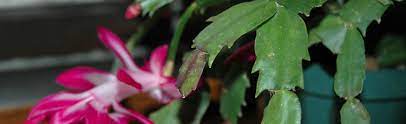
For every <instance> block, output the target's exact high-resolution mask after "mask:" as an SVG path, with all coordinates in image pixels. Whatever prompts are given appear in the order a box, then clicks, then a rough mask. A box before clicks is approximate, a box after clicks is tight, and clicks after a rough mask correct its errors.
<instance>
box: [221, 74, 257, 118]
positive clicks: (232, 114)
mask: <svg viewBox="0 0 406 124" xmlns="http://www.w3.org/2000/svg"><path fill="white" fill-rule="evenodd" d="M249 86H250V82H249V80H248V77H247V76H246V74H241V75H240V76H238V77H237V78H236V79H235V81H234V82H233V84H232V85H231V87H229V88H228V90H225V91H224V92H223V93H222V95H221V99H220V100H221V101H220V113H221V116H222V117H223V119H225V120H228V121H230V122H231V124H237V120H238V117H241V116H242V112H241V105H245V100H244V98H245V92H246V89H247V88H248V87H249Z"/></svg>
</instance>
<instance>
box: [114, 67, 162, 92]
mask: <svg viewBox="0 0 406 124" xmlns="http://www.w3.org/2000/svg"><path fill="white" fill-rule="evenodd" d="M117 76H118V77H117V78H118V79H119V80H120V81H122V82H124V83H126V84H128V85H131V86H133V87H135V88H139V89H141V88H142V89H145V88H151V87H153V86H159V83H160V82H159V79H160V78H161V77H157V76H156V75H152V73H148V72H144V71H139V72H133V71H130V70H127V69H124V68H120V69H119V70H118V71H117Z"/></svg>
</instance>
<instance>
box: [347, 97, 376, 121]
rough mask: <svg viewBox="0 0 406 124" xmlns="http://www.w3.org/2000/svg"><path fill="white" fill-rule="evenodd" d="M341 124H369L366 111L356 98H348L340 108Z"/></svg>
mask: <svg viewBox="0 0 406 124" xmlns="http://www.w3.org/2000/svg"><path fill="white" fill-rule="evenodd" d="M340 116H341V124H370V123H371V119H370V117H369V113H368V111H367V110H366V109H365V107H364V106H363V105H362V104H361V102H359V100H357V99H348V100H347V102H345V104H344V105H343V107H342V108H341V110H340Z"/></svg>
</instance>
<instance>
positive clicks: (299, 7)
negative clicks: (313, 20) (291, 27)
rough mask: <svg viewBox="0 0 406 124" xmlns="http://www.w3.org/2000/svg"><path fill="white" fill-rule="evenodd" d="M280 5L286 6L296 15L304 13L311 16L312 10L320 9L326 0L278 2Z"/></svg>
mask: <svg viewBox="0 0 406 124" xmlns="http://www.w3.org/2000/svg"><path fill="white" fill-rule="evenodd" d="M277 1H278V3H280V4H281V5H284V6H285V7H286V8H288V10H290V11H293V12H295V13H303V14H305V15H306V16H309V13H310V10H312V9H313V8H314V7H320V6H321V5H323V3H324V2H326V0H277Z"/></svg>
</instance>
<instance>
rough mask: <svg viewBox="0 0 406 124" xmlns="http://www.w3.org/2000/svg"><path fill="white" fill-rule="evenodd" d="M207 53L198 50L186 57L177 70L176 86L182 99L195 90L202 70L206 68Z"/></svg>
mask: <svg viewBox="0 0 406 124" xmlns="http://www.w3.org/2000/svg"><path fill="white" fill-rule="evenodd" d="M206 56H207V53H205V52H202V51H200V50H198V49H196V50H194V51H193V52H192V53H190V55H188V56H187V57H186V59H185V61H184V62H183V64H182V66H181V67H180V69H179V76H178V78H177V81H178V82H177V86H178V88H179V89H180V92H181V94H182V95H183V97H186V96H187V95H189V93H190V92H192V91H193V90H195V89H196V86H197V84H198V82H199V80H200V76H201V75H202V72H203V69H204V67H205V66H206V61H207V59H206Z"/></svg>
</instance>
